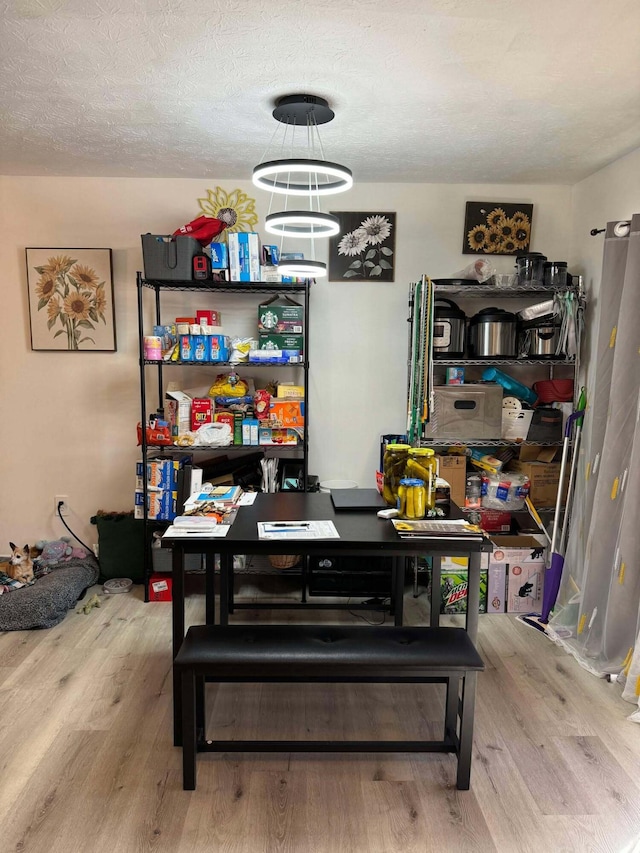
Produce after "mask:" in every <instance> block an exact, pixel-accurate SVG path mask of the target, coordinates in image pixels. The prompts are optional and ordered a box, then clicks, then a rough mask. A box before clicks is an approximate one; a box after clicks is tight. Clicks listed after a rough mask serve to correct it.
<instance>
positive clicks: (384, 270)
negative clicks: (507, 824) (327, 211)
mask: <svg viewBox="0 0 640 853" xmlns="http://www.w3.org/2000/svg"><path fill="white" fill-rule="evenodd" d="M332 215H333V216H337V217H338V219H339V221H340V232H339V233H338V234H337V235H336V236H335V237H332V238H331V241H330V252H329V278H330V279H331V281H341V280H343V279H350V280H352V281H365V280H369V281H393V280H394V259H395V255H394V252H395V236H396V234H395V232H396V215H395V213H344V212H338V213H333V212H332Z"/></svg>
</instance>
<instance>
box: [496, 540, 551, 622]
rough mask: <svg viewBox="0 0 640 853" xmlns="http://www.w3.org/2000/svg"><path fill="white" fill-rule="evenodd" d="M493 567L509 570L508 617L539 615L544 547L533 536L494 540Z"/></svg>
mask: <svg viewBox="0 0 640 853" xmlns="http://www.w3.org/2000/svg"><path fill="white" fill-rule="evenodd" d="M492 541H493V546H494V547H493V553H492V554H491V555H490V566H491V564H501V565H503V566H505V567H506V579H507V613H533V612H536V611H538V612H539V611H540V607H541V604H542V588H543V585H544V571H545V547H544V545H543V544H542V543H541V542H540V541H539V540H538V539H536V538H535V537H533V536H493V537H492Z"/></svg>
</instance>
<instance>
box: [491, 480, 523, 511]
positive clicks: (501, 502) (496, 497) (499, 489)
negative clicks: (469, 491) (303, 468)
mask: <svg viewBox="0 0 640 853" xmlns="http://www.w3.org/2000/svg"><path fill="white" fill-rule="evenodd" d="M529 488H530V483H529V478H528V477H527V476H526V475H524V474H517V473H510V472H507V471H501V472H500V473H499V474H491V473H489V472H488V471H485V472H483V474H482V506H483V507H486V508H487V509H501V510H507V511H509V512H515V511H517V510H520V509H524V506H525V500H526V498H527V496H528V495H529Z"/></svg>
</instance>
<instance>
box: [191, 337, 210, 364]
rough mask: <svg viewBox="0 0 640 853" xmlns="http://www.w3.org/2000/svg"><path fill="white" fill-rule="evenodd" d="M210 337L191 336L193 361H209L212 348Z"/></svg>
mask: <svg viewBox="0 0 640 853" xmlns="http://www.w3.org/2000/svg"><path fill="white" fill-rule="evenodd" d="M209 337H211V336H210V335H191V347H192V350H193V361H209V360H210V358H209V356H210V353H211V348H210V346H209V340H208V339H209Z"/></svg>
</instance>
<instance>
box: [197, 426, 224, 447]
mask: <svg viewBox="0 0 640 853" xmlns="http://www.w3.org/2000/svg"><path fill="white" fill-rule="evenodd" d="M193 436H194V439H193V443H194V445H204V446H206V447H226V446H227V445H228V444H232V443H233V434H232V432H231V427H230V426H229V424H225V423H223V422H221V421H216V422H215V423H213V424H203V425H202V426H201V427H200V429H199V430H197V431H196V432H195V433H193Z"/></svg>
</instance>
